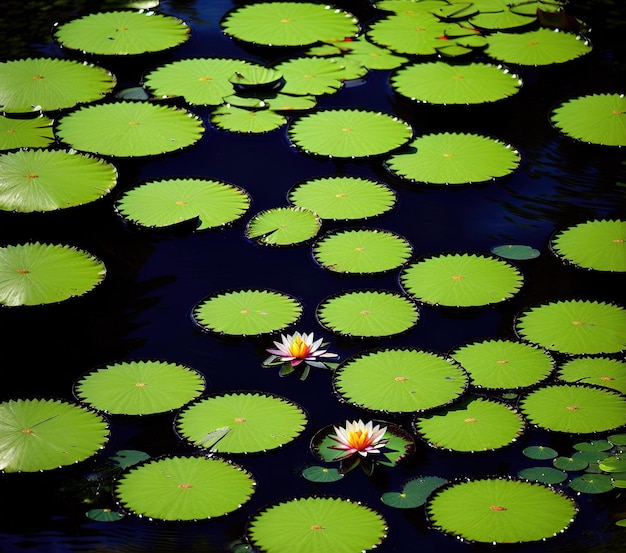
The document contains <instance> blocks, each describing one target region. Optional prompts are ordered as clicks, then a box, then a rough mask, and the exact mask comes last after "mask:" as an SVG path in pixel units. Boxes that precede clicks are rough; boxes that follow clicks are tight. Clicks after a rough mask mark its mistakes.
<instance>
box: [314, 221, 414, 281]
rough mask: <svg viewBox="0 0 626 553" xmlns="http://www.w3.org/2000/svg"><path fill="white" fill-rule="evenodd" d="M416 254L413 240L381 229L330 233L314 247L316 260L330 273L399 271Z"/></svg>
mask: <svg viewBox="0 0 626 553" xmlns="http://www.w3.org/2000/svg"><path fill="white" fill-rule="evenodd" d="M412 252H413V247H412V246H411V244H410V243H409V241H408V240H407V239H406V238H404V237H402V236H400V235H398V234H395V233H393V232H390V231H386V230H381V229H371V228H367V229H354V230H340V231H333V232H329V233H327V234H326V235H325V236H323V237H322V238H320V239H319V240H318V241H317V242H316V243H315V244H314V245H313V257H314V259H315V261H317V262H318V263H319V264H320V265H321V266H322V267H324V268H325V269H328V270H329V271H332V272H336V273H343V274H372V273H382V272H385V271H391V270H393V269H397V268H398V267H400V266H401V265H402V264H403V263H405V262H406V261H407V260H408V259H409V258H410V257H411V254H412Z"/></svg>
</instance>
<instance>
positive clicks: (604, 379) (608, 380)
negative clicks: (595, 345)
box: [557, 356, 626, 394]
mask: <svg viewBox="0 0 626 553" xmlns="http://www.w3.org/2000/svg"><path fill="white" fill-rule="evenodd" d="M557 375H558V377H559V378H560V379H561V380H564V381H565V382H582V383H584V384H596V385H597V386H604V387H605V388H612V389H613V390H617V391H618V392H621V393H622V394H626V362H624V361H620V360H619V359H611V358H609V357H590V356H583V357H578V358H576V359H569V360H567V361H565V362H564V363H563V364H562V365H561V366H560V368H559V371H558V373H557Z"/></svg>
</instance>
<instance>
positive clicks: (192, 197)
mask: <svg viewBox="0 0 626 553" xmlns="http://www.w3.org/2000/svg"><path fill="white" fill-rule="evenodd" d="M251 201H252V200H251V198H250V195H249V194H248V193H247V192H246V191H245V190H243V189H242V188H239V187H238V186H235V185H232V184H229V183H225V182H221V181H215V180H209V179H162V180H154V181H148V182H145V183H143V184H140V185H139V186H135V187H133V188H131V189H130V190H126V191H125V192H124V193H122V194H121V195H120V197H119V198H118V199H117V201H116V203H115V208H116V210H117V211H118V213H120V214H121V216H122V217H124V218H125V219H126V220H128V221H131V222H133V223H136V224H137V225H140V226H143V227H148V228H162V227H170V226H173V225H178V224H180V223H182V222H184V221H195V222H196V227H195V230H206V229H213V228H220V227H224V226H225V225H228V224H230V223H233V222H235V221H237V220H238V219H240V218H241V217H243V215H244V214H245V213H246V212H247V211H248V209H249V208H250V203H251Z"/></svg>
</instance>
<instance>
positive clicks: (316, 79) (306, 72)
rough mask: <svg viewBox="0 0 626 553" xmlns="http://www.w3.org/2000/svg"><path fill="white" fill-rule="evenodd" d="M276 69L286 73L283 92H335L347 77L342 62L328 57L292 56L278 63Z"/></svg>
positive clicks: (319, 93) (316, 93)
mask: <svg viewBox="0 0 626 553" xmlns="http://www.w3.org/2000/svg"><path fill="white" fill-rule="evenodd" d="M275 69H276V71H280V73H282V74H283V75H284V78H285V84H284V86H283V87H282V88H281V92H283V93H285V94H299V95H305V94H311V95H313V96H321V95H323V94H333V93H334V92H337V90H339V89H340V88H341V87H342V86H343V81H344V78H345V73H344V69H343V67H342V66H341V64H340V63H339V62H338V61H337V60H335V59H328V58H315V57H300V58H291V59H288V60H286V61H283V62H281V63H279V64H278V65H276V66H275Z"/></svg>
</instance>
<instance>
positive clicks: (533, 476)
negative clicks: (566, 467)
mask: <svg viewBox="0 0 626 553" xmlns="http://www.w3.org/2000/svg"><path fill="white" fill-rule="evenodd" d="M517 475H518V476H519V477H520V478H525V479H526V480H534V481H536V482H543V483H544V484H560V483H561V482H565V480H567V478H568V476H567V473H566V472H563V471H562V470H558V469H555V468H552V467H530V468H527V469H522V470H520V471H519V472H518V473H517Z"/></svg>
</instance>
